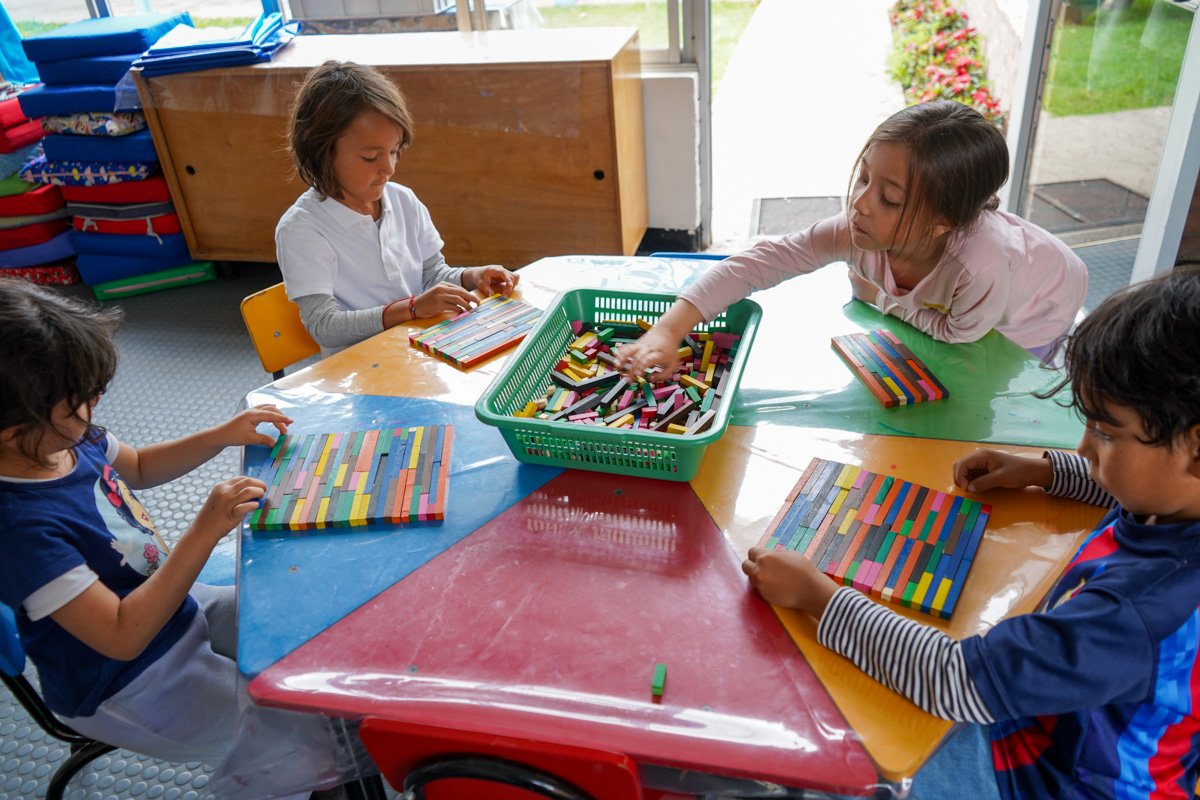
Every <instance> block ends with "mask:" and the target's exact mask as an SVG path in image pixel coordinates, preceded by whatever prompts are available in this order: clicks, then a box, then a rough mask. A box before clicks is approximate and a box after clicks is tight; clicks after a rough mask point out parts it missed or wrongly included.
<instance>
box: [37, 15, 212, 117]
mask: <svg viewBox="0 0 1200 800" xmlns="http://www.w3.org/2000/svg"><path fill="white" fill-rule="evenodd" d="M180 24H183V25H191V24H192V18H191V16H189V15H188V14H187V12H183V13H181V14H138V15H133V16H118V17H99V18H96V19H85V20H80V21H79V22H73V23H71V24H70V25H64V26H63V27H61V28H56V29H55V30H52V31H48V32H46V33H43V34H39V35H37V36H33V37H30V38H28V39H25V40H23V41H22V42H21V46H22V47H23V48H24V49H25V55H27V56H28V57H29V60H30V61H33V62H34V63H35V64H36V66H37V69H38V74H39V75H40V76H41V77H42V80H43V82H44V83H46V84H47V85H46V86H42V87H39V88H36V89H32V90H30V91H28V92H25V93H24V94H23V95H22V101H21V109H22V110H23V111H24V112H25V115H26V116H28V117H31V118H32V117H45V116H50V115H55V114H77V113H80V112H83V111H112V110H113V106H114V104H115V101H116V85H117V83H118V82H119V81H120V80H121V78H122V77H123V76H124V75H125V72H126V71H127V70H128V69H129V65H130V64H131V63H133V61H134V60H135V59H136V58H138V56H140V55H141V54H142V53H144V52H145V51H146V50H147V49H148V48H149V47H150V45H152V44H154V43H155V42H157V41H158V40H159V39H160V38H161V37H162V35H163V34H165V33H166V32H167V31H169V30H171V29H172V28H174V27H175V26H176V25H180ZM122 63H124V66H125V69H123V70H122V69H120V66H121V64H122ZM47 75H49V78H47Z"/></svg>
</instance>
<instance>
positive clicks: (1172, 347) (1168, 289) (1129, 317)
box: [1039, 267, 1200, 446]
mask: <svg viewBox="0 0 1200 800" xmlns="http://www.w3.org/2000/svg"><path fill="white" fill-rule="evenodd" d="M1066 366H1067V377H1066V378H1064V379H1063V380H1062V381H1060V382H1058V383H1057V384H1056V385H1055V386H1053V387H1052V388H1050V389H1049V390H1047V391H1046V392H1045V393H1043V394H1040V395H1039V396H1042V397H1047V396H1051V395H1054V394H1057V393H1058V392H1059V391H1061V390H1062V389H1063V388H1064V387H1066V386H1070V387H1071V406H1072V407H1073V408H1074V409H1075V410H1077V411H1078V412H1079V413H1080V414H1082V415H1083V416H1084V417H1085V418H1087V419H1089V420H1096V421H1098V422H1105V423H1108V424H1110V425H1112V424H1116V422H1117V420H1116V419H1115V418H1114V417H1113V415H1112V412H1111V411H1110V409H1111V407H1112V406H1124V407H1126V408H1129V409H1132V410H1133V411H1134V412H1135V413H1136V414H1137V415H1138V418H1139V419H1140V420H1141V423H1142V427H1143V428H1144V429H1145V432H1146V438H1145V439H1144V440H1142V441H1143V442H1144V443H1145V444H1148V445H1155V446H1169V445H1171V444H1172V443H1173V442H1175V441H1176V440H1177V439H1178V438H1179V437H1180V436H1182V435H1183V434H1184V433H1186V432H1187V431H1188V430H1190V429H1191V428H1192V426H1194V425H1197V424H1200V268H1197V267H1178V268H1176V269H1174V270H1172V271H1170V272H1168V273H1166V274H1164V275H1160V276H1158V277H1157V278H1154V279H1152V280H1149V281H1145V282H1143V283H1138V284H1134V285H1133V286H1130V287H1128V288H1126V289H1122V290H1121V291H1119V292H1117V293H1116V294H1113V295H1112V296H1110V297H1109V298H1108V299H1107V300H1105V301H1104V302H1103V303H1101V304H1100V305H1099V306H1098V307H1097V308H1096V310H1095V311H1093V312H1092V313H1091V314H1089V315H1088V316H1087V318H1085V319H1084V320H1083V322H1081V323H1079V326H1078V327H1077V328H1076V329H1075V331H1074V332H1073V333H1072V334H1071V335H1070V337H1069V338H1068V339H1067V343H1066Z"/></svg>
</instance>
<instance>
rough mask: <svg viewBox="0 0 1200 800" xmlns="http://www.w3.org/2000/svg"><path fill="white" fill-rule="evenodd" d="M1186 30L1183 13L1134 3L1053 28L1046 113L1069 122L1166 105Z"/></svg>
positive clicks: (1151, 0)
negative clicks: (1081, 116)
mask: <svg viewBox="0 0 1200 800" xmlns="http://www.w3.org/2000/svg"><path fill="white" fill-rule="evenodd" d="M1191 24H1192V14H1191V12H1189V11H1187V10H1185V9H1182V8H1176V7H1174V6H1171V5H1169V4H1167V3H1163V2H1161V0H1134V2H1133V3H1132V4H1131V5H1130V6H1129V7H1128V8H1124V9H1116V10H1111V11H1101V12H1092V13H1090V14H1088V15H1086V16H1085V18H1084V21H1083V22H1082V23H1080V24H1070V23H1067V24H1060V25H1058V26H1056V28H1055V34H1054V44H1053V50H1052V56H1051V59H1050V72H1049V75H1047V78H1046V88H1045V92H1044V93H1043V103H1044V106H1045V108H1046V110H1047V111H1049V112H1050V113H1051V114H1056V115H1060V116H1070V115H1076V114H1102V113H1106V112H1110V111H1124V110H1126V109H1133V108H1151V107H1154V106H1165V105H1170V104H1171V102H1172V100H1173V99H1174V96H1175V85H1176V83H1177V81H1178V79H1179V69H1180V65H1181V64H1182V62H1183V53H1184V48H1185V47H1186V46H1187V39H1188V32H1189V30H1190V29H1191Z"/></svg>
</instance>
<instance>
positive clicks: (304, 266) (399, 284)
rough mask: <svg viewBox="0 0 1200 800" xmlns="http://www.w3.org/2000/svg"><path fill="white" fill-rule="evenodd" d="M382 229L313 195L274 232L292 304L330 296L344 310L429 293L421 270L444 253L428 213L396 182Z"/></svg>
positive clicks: (388, 193) (386, 195) (388, 192)
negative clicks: (424, 288) (298, 299)
mask: <svg viewBox="0 0 1200 800" xmlns="http://www.w3.org/2000/svg"><path fill="white" fill-rule="evenodd" d="M380 205H381V206H382V210H383V215H382V217H381V219H380V221H379V223H378V224H377V223H376V221H375V220H374V219H372V218H371V217H370V216H369V215H366V214H359V213H358V212H357V211H353V210H351V209H349V208H347V207H346V206H344V205H342V204H341V203H340V202H338V201H337V200H334V199H333V198H326V199H324V200H320V199H318V197H317V193H316V191H315V190H313V189H309V190H308V191H307V192H305V193H304V194H302V195H300V197H299V198H298V199H297V200H296V202H295V203H293V204H292V207H291V208H289V209H288V210H287V212H286V213H284V215H283V217H282V218H281V219H280V220H279V224H278V225H277V226H276V227H275V256H276V258H277V259H278V261H279V268H280V270H281V271H282V272H283V279H284V282H285V283H286V284H287V294H288V297H289V298H291V299H293V300H295V299H296V298H297V297H305V296H307V295H314V294H323V295H332V296H333V297H334V299H336V300H337V301H338V302H339V303H340V304H341V305H342V307H343V308H347V309H359V308H374V307H376V306H381V305H386V304H387V303H390V302H392V301H393V300H396V299H398V298H402V297H408V296H409V295H417V294H420V293H421V292H422V291H423V286H422V265H423V264H424V262H425V261H426V260H428V259H429V258H431V257H433V256H435V255H437V254H438V253H439V252H440V251H441V249H442V237H441V236H439V235H438V232H437V229H436V228H434V226H433V220H432V219H431V218H430V216H429V210H428V209H427V208H425V205H424V204H423V203H422V202H421V201H420V200H418V199H417V196H416V195H415V194H413V191H412V190H411V189H409V188H408V187H407V186H401V185H400V184H398V183H388V184H387V186H385V187H384V191H383V197H382V202H381V204H380Z"/></svg>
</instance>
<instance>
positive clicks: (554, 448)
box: [475, 289, 762, 481]
mask: <svg viewBox="0 0 1200 800" xmlns="http://www.w3.org/2000/svg"><path fill="white" fill-rule="evenodd" d="M674 302H675V296H674V295H670V294H659V293H649V292H622V291H618V290H615V289H571V290H569V291H565V292H562V293H560V294H559V295H558V296H557V297H556V298H555V299H554V303H553V304H552V305H551V306H550V308H549V309H547V310H546V313H545V314H543V315H542V318H541V320H539V321H538V324H537V327H535V328H534V329H533V330H532V331H531V332H530V333H529V335H528V336H526V337H525V341H523V342H522V343H521V346H520V348H519V349H518V350H517V352H516V353H515V354H514V355H513V356H512V358H510V359H509V360H508V363H507V364H505V366H504V368H503V369H502V370H501V372H500V374H499V375H497V376H496V378H495V380H493V381H492V383H491V385H490V386H489V387H488V388H487V390H486V391H484V393H483V395H482V396H481V397H480V398H479V401H478V402H477V403H475V416H476V417H478V418H479V420H480V421H481V422H484V423H486V424H488V425H493V426H495V427H497V428H499V429H500V433H501V435H502V436H503V437H504V441H505V442H507V443H508V446H509V449H511V450H512V452H513V455H514V456H516V458H517V460H518V461H523V462H525V463H528V464H545V465H548V466H554V467H569V468H571V469H588V470H595V471H597V472H612V473H616V474H618V475H634V476H639V477H645V478H661V479H663V480H669V481H687V480H691V479H692V477H693V476H694V475H695V474H696V470H697V469H699V468H700V460H701V459H702V458H703V457H704V450H705V448H707V447H708V445H710V444H712V443H713V442H715V441H716V440H717V439H720V438H721V436H722V435H723V434H724V433H725V428H726V426H728V425H729V416H730V413H731V411H732V407H733V396H734V394H735V393H736V392H737V387H738V383H739V381H741V378H742V370H743V369H744V368H745V365H746V359H747V358H748V357H749V355H750V346H751V344H752V343H753V341H754V334H755V331H756V330H757V329H758V321H759V319H760V318H761V317H762V309H761V308H760V307H759V305H758V303H755V302H754V301H753V300H741V301H739V302H737V303H735V304H733V305H732V306H730V307H729V308H728V309H726V310H725V311H724V312H722V313H721V314H720V315H719V316H718V317H717V318H716V319H714V320H713V321H712V322H709V323H707V324H701V325H700V326H698V330H702V331H714V332H718V331H719V332H726V333H738V334H741V337H742V338H741V340H740V341H739V342H738V346H737V351H736V355H735V356H734V358H733V363H732V364H731V365H730V372H729V376H728V377H727V378H726V384H725V391H724V394H723V395H722V398H723V402H722V403H721V405H720V408H719V409H718V410H717V416H716V418H715V419H714V420H713V424H712V427H710V428H709V429H708V430H707V431H705V432H704V433H702V434H699V435H696V436H679V435H676V434H672V433H659V432H657V431H648V430H640V429H632V430H631V429H628V428H602V427H597V426H592V425H579V424H576V423H572V422H558V421H554V422H551V421H549V420H544V419H535V418H524V417H516V416H513V414H514V412H516V411H517V410H519V409H522V408H524V407H525V404H526V403H528V402H530V401H531V400H533V399H534V398H536V397H539V396H541V395H542V394H543V393H544V392H545V390H546V387H547V385H548V379H549V375H550V371H551V370H552V369H553V367H554V365H555V364H557V363H558V361H559V359H561V358H562V357H563V354H564V353H565V352H566V347H567V344H568V343H569V342H571V341H572V340H574V339H575V334H574V332H573V331H572V330H571V321H572V320H582V321H585V322H596V321H598V320H605V319H613V320H624V321H628V322H630V323H633V322H635V321H636V320H637V319H638V318H641V319H644V320H646V321H648V322H655V321H657V320H658V318H659V317H661V316H662V315H663V314H665V313H666V312H667V309H669V308H670V307H671V304H672V303H674Z"/></svg>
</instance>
